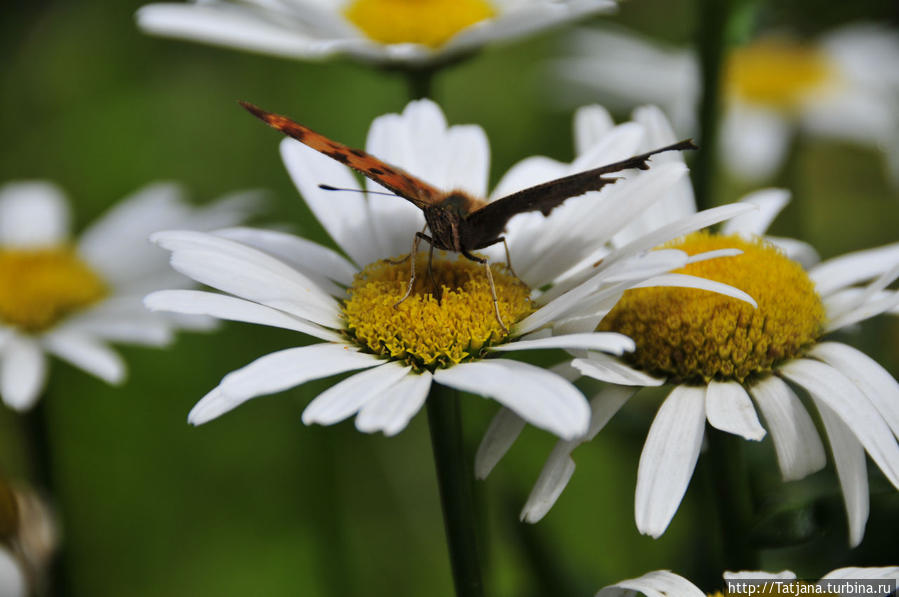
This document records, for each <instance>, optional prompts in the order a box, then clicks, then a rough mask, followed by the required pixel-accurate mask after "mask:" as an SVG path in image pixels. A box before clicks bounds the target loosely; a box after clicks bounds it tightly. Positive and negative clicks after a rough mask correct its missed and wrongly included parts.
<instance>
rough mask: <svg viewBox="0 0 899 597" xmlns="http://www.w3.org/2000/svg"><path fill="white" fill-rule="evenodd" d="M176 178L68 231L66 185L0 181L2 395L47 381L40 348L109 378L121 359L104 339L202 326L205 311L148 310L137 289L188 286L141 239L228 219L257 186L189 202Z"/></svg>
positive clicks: (10, 400)
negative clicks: (190, 314) (76, 234)
mask: <svg viewBox="0 0 899 597" xmlns="http://www.w3.org/2000/svg"><path fill="white" fill-rule="evenodd" d="M182 195H183V193H182V191H181V190H180V188H178V187H177V186H176V185H173V184H170V183H157V184H152V185H149V186H147V187H144V188H142V189H140V190H138V191H137V192H135V193H134V194H133V195H132V196H130V197H128V198H126V199H125V200H124V201H122V202H121V203H120V204H118V205H117V206H116V207H114V208H113V209H111V210H110V211H109V212H108V213H106V214H105V215H104V216H103V217H102V218H101V219H100V220H98V221H97V222H95V223H94V224H93V225H92V226H90V227H88V228H87V229H86V230H84V231H83V232H82V234H81V236H80V238H79V239H77V240H76V241H73V240H72V239H71V238H70V234H69V227H70V213H69V207H68V203H67V201H66V198H65V195H64V194H63V192H62V191H61V190H60V189H59V188H58V187H57V186H55V185H54V184H52V183H49V182H45V181H20V182H9V183H6V184H4V185H3V186H0V395H2V398H3V402H4V403H5V404H6V405H7V406H9V407H10V408H13V409H15V410H19V411H24V410H28V409H29V408H31V407H32V406H33V405H34V403H35V401H36V400H37V399H38V397H39V396H40V395H41V392H42V390H43V387H44V385H45V383H46V381H47V375H48V369H47V368H48V365H47V357H46V355H47V354H51V355H53V356H55V357H58V358H60V359H62V360H64V361H67V362H69V363H70V364H71V365H73V366H75V367H77V368H79V369H83V370H84V371H86V372H87V373H90V374H91V375H94V376H96V377H99V378H100V379H102V380H104V381H106V382H108V383H111V384H119V383H122V381H124V379H125V373H126V371H125V364H124V362H123V361H122V359H121V357H120V356H119V355H118V354H117V353H116V352H115V351H114V350H112V349H111V348H110V347H109V346H108V343H109V342H125V343H128V344H136V345H143V346H165V345H167V344H168V343H169V342H170V341H171V340H172V336H173V333H174V331H175V330H177V329H179V328H188V329H190V328H195V329H205V328H208V327H209V326H210V324H212V323H213V322H212V321H211V320H209V319H208V318H205V319H204V318H183V317H171V316H167V315H161V314H154V313H149V312H147V310H146V309H144V307H143V305H142V304H141V299H142V298H143V296H144V295H145V294H146V293H147V292H149V291H151V290H154V289H157V288H166V287H171V286H173V285H174V286H185V285H188V284H189V281H188V280H186V279H185V278H184V277H183V276H180V275H178V274H175V273H174V272H172V271H171V269H170V268H169V267H168V264H167V263H166V261H165V258H164V254H163V253H161V252H160V251H159V250H158V249H156V248H155V247H153V246H152V245H151V244H150V243H148V242H147V240H146V238H147V236H148V235H149V234H150V233H151V232H154V231H156V230H160V229H164V228H168V227H171V226H174V225H178V226H185V227H188V228H193V229H207V228H218V227H221V226H228V225H234V224H238V223H240V222H242V221H243V220H245V219H246V217H247V216H248V214H249V213H250V212H251V211H252V210H253V209H254V205H255V204H256V203H257V199H256V197H255V194H254V193H238V194H235V195H233V196H231V197H228V198H224V199H222V200H221V201H218V202H216V203H214V204H212V205H210V206H208V207H204V208H193V207H190V206H189V205H188V204H187V203H185V201H184V200H183V197H182Z"/></svg>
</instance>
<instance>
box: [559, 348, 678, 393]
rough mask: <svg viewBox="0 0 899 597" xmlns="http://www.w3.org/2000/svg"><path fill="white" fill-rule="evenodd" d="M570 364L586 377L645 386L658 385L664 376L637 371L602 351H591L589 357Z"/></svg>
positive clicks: (626, 384) (627, 384) (575, 360)
mask: <svg viewBox="0 0 899 597" xmlns="http://www.w3.org/2000/svg"><path fill="white" fill-rule="evenodd" d="M571 365H572V366H573V367H574V368H575V369H577V370H578V371H580V372H581V373H583V374H584V375H586V376H587V377H592V378H593V379H598V380H599V381H605V382H608V383H614V384H621V385H625V386H647V387H652V386H660V385H662V384H664V383H665V379H664V378H661V377H653V376H652V375H649V374H648V373H644V372H642V371H638V370H637V369H634V368H632V367H630V366H628V365H626V364H624V363H623V362H621V361H620V360H618V359H616V358H613V357H610V356H607V355H604V354H602V353H596V352H591V353H590V356H589V358H586V359H574V360H573V361H571Z"/></svg>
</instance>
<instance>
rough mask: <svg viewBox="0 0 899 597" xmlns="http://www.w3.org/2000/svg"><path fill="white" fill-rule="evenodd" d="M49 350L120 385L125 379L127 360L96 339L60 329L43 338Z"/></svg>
mask: <svg viewBox="0 0 899 597" xmlns="http://www.w3.org/2000/svg"><path fill="white" fill-rule="evenodd" d="M42 343H43V345H44V346H45V347H46V348H47V350H48V351H49V352H51V353H53V354H55V355H56V356H58V357H59V358H61V359H62V360H64V361H68V362H69V363H71V364H72V365H74V366H75V367H78V368H79V369H83V370H84V371H87V372H88V373H90V374H91V375H95V376H96V377H99V378H100V379H102V380H103V381H105V382H106V383H110V384H115V385H118V384H120V383H122V382H123V381H125V362H124V361H123V360H122V357H121V356H119V354H118V353H117V352H115V351H114V350H112V349H111V348H109V347H108V346H106V345H105V344H103V343H102V342H97V341H96V340H95V339H93V338H91V337H89V336H86V335H84V334H78V333H71V332H70V333H66V332H65V331H62V330H59V331H56V332H51V333H49V334H46V335H45V336H44V337H43V338H42Z"/></svg>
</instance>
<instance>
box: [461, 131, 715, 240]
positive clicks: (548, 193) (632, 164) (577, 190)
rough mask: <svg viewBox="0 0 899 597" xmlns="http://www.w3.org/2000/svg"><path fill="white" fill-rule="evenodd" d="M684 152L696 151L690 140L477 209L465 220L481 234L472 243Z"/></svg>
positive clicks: (578, 174) (494, 237) (534, 187)
mask: <svg viewBox="0 0 899 597" xmlns="http://www.w3.org/2000/svg"><path fill="white" fill-rule="evenodd" d="M685 149H697V147H696V145H694V144H693V141H692V140H690V139H688V140H686V141H681V142H679V143H674V144H673V145H668V146H666V147H662V148H660V149H656V150H653V151H650V152H647V153H644V154H640V155H636V156H633V157H630V158H628V159H626V160H621V161H620V162H615V163H613V164H607V165H605V166H600V167H599V168H594V169H593V170H587V171H585V172H578V173H577V174H572V175H570V176H564V177H562V178H557V179H555V180H551V181H549V182H544V183H543V184H539V185H537V186H533V187H530V188H527V189H524V190H522V191H518V192H517V193H512V194H511V195H507V196H506V197H503V198H501V199H497V200H496V201H493V202H491V203H487V204H486V205H484V206H483V207H481V208H480V209H477V210H475V211H473V212H471V213H470V214H469V215H468V217H467V218H466V220H467V223H468V224H469V225H470V230H471V231H478V232H479V233H480V234H478V236H479V237H480V238H479V239H477V240H475V239H472V240H475V242H474V243H473V244H475V245H477V246H483V243H489V242H490V241H493V240H494V239H496V238H497V237H498V236H499V235H500V234H502V231H503V228H505V226H506V222H508V221H509V219H510V218H511V217H512V216H514V215H516V214H520V213H524V212H526V211H540V212H541V213H543V215H545V216H546V215H549V213H550V212H551V211H552V210H553V209H555V208H556V207H558V206H559V205H561V204H562V203H563V202H564V201H565V200H566V199H568V198H570V197H577V196H578V195H583V194H584V193H587V192H589V191H598V190H600V189H602V188H603V187H604V186H606V185H608V184H613V183H614V182H615V181H617V180H618V178H617V177H607V176H606V175H608V174H612V173H615V172H620V171H622V170H627V169H630V168H639V169H640V170H648V169H649V163H648V160H649V158H650V157H652V156H654V155H656V154H657V153H662V152H665V151H676V150H685Z"/></svg>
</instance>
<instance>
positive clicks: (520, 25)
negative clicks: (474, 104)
mask: <svg viewBox="0 0 899 597" xmlns="http://www.w3.org/2000/svg"><path fill="white" fill-rule="evenodd" d="M615 6H616V2H614V0H525V1H521V0H339V1H327V2H323V1H321V0H291V1H288V2H268V1H263V0H250V1H249V2H236V1H234V0H213V1H193V2H186V3H159V4H149V5H147V6H144V7H143V8H141V9H140V11H138V13H137V23H138V26H139V27H140V28H141V29H143V30H144V31H146V32H148V33H152V34H154V35H163V36H168V37H178V38H182V39H189V40H193V41H200V42H204V43H210V44H216V45H220V46H227V47H234V48H239V49H243V50H250V51H254V52H261V53H264V54H274V55H277V56H286V57H289V58H299V59H303V60H308V59H319V58H325V57H328V56H333V55H338V54H342V55H347V56H351V57H353V58H357V59H361V60H364V61H369V62H375V63H386V64H396V65H408V66H423V65H429V64H434V63H437V62H441V61H445V60H446V59H447V58H450V57H453V56H457V55H459V54H463V53H466V52H471V51H473V50H477V49H478V48H480V47H481V46H484V45H486V44H488V43H490V42H493V41H499V40H504V39H510V38H514V37H520V36H523V35H527V34H530V33H535V32H538V31H541V30H544V29H547V28H549V27H554V26H558V25H562V24H564V23H568V22H570V21H574V20H577V19H581V18H583V17H586V16H589V15H592V14H597V13H601V12H609V11H612V10H614V8H615Z"/></svg>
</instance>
